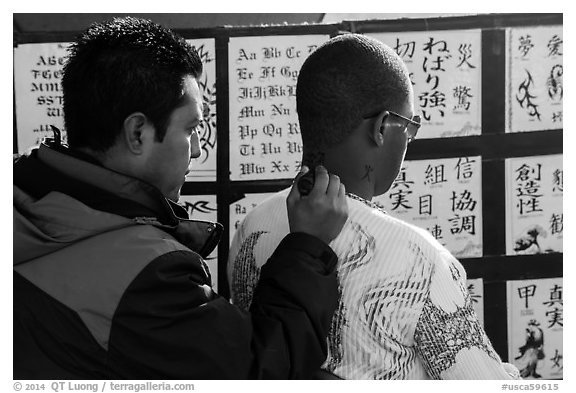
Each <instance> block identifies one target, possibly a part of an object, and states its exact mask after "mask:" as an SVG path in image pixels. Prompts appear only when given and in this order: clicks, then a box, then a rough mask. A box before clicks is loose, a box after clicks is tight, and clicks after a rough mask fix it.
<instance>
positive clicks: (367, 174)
mask: <svg viewBox="0 0 576 393" xmlns="http://www.w3.org/2000/svg"><path fill="white" fill-rule="evenodd" d="M364 168H365V172H364V176H362V178H361V179H360V180H364V179H368V183H372V180H371V175H372V172H374V168H372V166H370V165H364Z"/></svg>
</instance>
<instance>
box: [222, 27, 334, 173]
mask: <svg viewBox="0 0 576 393" xmlns="http://www.w3.org/2000/svg"><path fill="white" fill-rule="evenodd" d="M328 38H329V37H328V36H326V35H300V36H268V37H239V38H236V37H232V38H230V44H229V49H228V61H229V64H228V67H229V71H228V72H229V81H230V82H229V83H230V179H231V180H264V179H288V178H293V177H294V176H295V175H296V173H298V170H299V169H300V165H301V159H302V138H301V136H300V126H299V124H298V115H297V113H296V81H297V79H298V72H299V70H300V67H301V66H302V63H304V60H305V59H306V57H307V56H308V55H309V54H310V53H311V52H312V51H314V49H316V48H317V47H318V46H319V45H320V44H322V43H323V42H324V41H326V40H328Z"/></svg>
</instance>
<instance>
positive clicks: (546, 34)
mask: <svg viewBox="0 0 576 393" xmlns="http://www.w3.org/2000/svg"><path fill="white" fill-rule="evenodd" d="M563 37H564V35H563V33H562V26H538V27H536V26H534V27H522V28H510V29H507V30H506V49H507V53H506V132H522V131H540V130H553V129H561V128H563V97H564V86H563V74H564V65H563V57H564V56H563V54H564V38H563Z"/></svg>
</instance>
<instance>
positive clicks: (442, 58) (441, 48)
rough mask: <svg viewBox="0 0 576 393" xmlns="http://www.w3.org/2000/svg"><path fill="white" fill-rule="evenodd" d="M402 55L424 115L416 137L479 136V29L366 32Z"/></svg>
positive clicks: (480, 55) (416, 99) (480, 80)
mask: <svg viewBox="0 0 576 393" xmlns="http://www.w3.org/2000/svg"><path fill="white" fill-rule="evenodd" d="M368 35H369V36H371V37H374V38H376V39H378V40H380V41H382V42H383V43H385V44H386V45H388V46H390V47H391V48H393V49H394V50H395V51H396V53H398V55H399V56H400V57H401V58H402V60H404V62H405V63H406V66H407V67H408V70H409V72H410V78H411V80H412V83H413V86H414V108H415V110H416V113H417V114H420V115H421V116H422V129H421V130H420V132H419V133H418V138H419V139H421V138H439V137H451V136H467V135H479V134H480V132H481V124H482V121H481V120H482V119H481V113H482V111H481V107H482V106H481V105H482V94H481V93H482V61H481V60H482V41H481V32H480V30H451V31H426V32H398V33H370V34H368Z"/></svg>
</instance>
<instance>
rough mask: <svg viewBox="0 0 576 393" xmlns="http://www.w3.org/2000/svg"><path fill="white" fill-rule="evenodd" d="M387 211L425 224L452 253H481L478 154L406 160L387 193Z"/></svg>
mask: <svg viewBox="0 0 576 393" xmlns="http://www.w3.org/2000/svg"><path fill="white" fill-rule="evenodd" d="M374 202H377V203H379V204H381V205H382V207H384V209H385V210H386V211H387V212H388V213H389V214H391V215H392V216H395V217H398V218H400V219H402V220H404V221H407V222H410V223H412V224H414V225H416V226H418V227H421V228H424V229H426V230H428V231H429V232H430V233H431V234H432V235H433V236H434V237H435V238H436V239H437V240H438V241H439V242H440V243H442V244H443V245H444V246H445V247H446V248H447V249H448V250H450V252H452V254H453V255H454V256H456V257H457V258H465V257H479V256H482V159H481V157H480V156H476V157H458V158H443V159H436V160H406V161H404V164H403V165H402V169H401V171H400V173H399V174H398V177H397V178H396V180H395V181H394V183H393V184H392V186H391V187H390V190H388V192H387V193H385V194H382V195H380V196H378V197H376V198H374Z"/></svg>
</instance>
